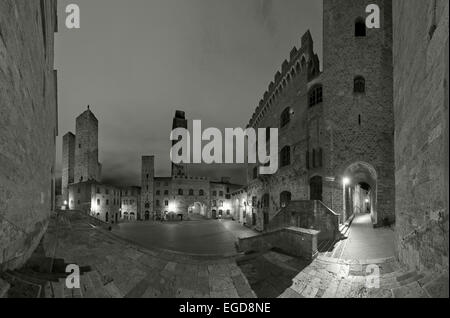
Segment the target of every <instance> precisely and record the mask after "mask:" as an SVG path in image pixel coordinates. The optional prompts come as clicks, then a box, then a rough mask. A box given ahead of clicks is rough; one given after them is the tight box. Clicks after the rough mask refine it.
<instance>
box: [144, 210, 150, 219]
mask: <svg viewBox="0 0 450 318" xmlns="http://www.w3.org/2000/svg"><path fill="white" fill-rule="evenodd" d="M145 220H146V221H150V211H145Z"/></svg>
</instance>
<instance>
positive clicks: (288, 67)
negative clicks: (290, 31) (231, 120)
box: [247, 30, 320, 127]
mask: <svg viewBox="0 0 450 318" xmlns="http://www.w3.org/2000/svg"><path fill="white" fill-rule="evenodd" d="M319 63H320V62H319V57H318V56H317V54H315V53H314V42H313V40H312V36H311V32H310V31H309V30H308V31H307V32H306V33H305V34H304V35H303V36H302V38H301V48H300V49H297V47H295V46H294V47H293V48H292V50H291V52H290V54H289V61H288V60H284V61H283V63H282V64H281V71H280V70H278V71H277V72H276V73H275V76H274V80H273V81H272V82H270V84H269V88H268V90H267V91H266V92H265V93H264V96H263V99H261V100H260V102H259V105H258V107H256V110H255V112H254V113H253V116H252V118H251V119H250V122H249V124H248V126H247V127H253V126H255V124H257V123H258V122H259V121H260V120H261V119H262V117H263V116H264V115H265V114H266V112H267V111H268V110H269V108H270V107H271V106H272V105H273V104H274V103H276V101H277V99H278V97H279V95H281V94H282V92H283V90H284V89H285V88H286V87H287V86H288V85H289V84H290V83H291V81H292V79H293V78H294V77H296V76H298V75H299V74H305V71H306V75H307V76H308V79H309V78H310V77H311V76H313V75H317V74H319V73H320V70H319Z"/></svg>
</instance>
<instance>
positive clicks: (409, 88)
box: [393, 0, 449, 273]
mask: <svg viewBox="0 0 450 318" xmlns="http://www.w3.org/2000/svg"><path fill="white" fill-rule="evenodd" d="M448 10H449V2H448V1H447V0H437V1H434V0H427V1H424V0H397V1H394V6H393V16H394V21H395V22H394V97H395V121H396V127H395V149H396V153H395V163H396V219H397V221H396V247H397V252H398V256H399V258H400V261H401V262H403V263H404V264H406V265H408V266H410V267H412V268H417V269H421V270H422V269H425V270H441V269H446V271H447V273H448V256H449V255H448V248H449V241H448V226H449V223H448V145H449V141H448V68H449V65H448V59H449V56H448V50H449V46H448V30H449V24H448V19H449V12H448Z"/></svg>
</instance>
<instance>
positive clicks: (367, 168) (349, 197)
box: [343, 162, 377, 223]
mask: <svg viewBox="0 0 450 318" xmlns="http://www.w3.org/2000/svg"><path fill="white" fill-rule="evenodd" d="M344 179H345V180H346V181H347V182H344V184H343V196H344V198H343V201H344V202H343V204H344V207H343V210H344V215H343V221H345V220H347V219H349V218H350V217H352V216H354V215H361V214H370V216H371V219H372V222H373V223H376V220H377V172H376V170H375V168H373V166H372V165H370V164H368V163H365V162H356V163H353V164H351V165H350V166H349V167H348V168H347V169H346V170H345V173H344Z"/></svg>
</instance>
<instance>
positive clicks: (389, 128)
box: [246, 0, 395, 231]
mask: <svg viewBox="0 0 450 318" xmlns="http://www.w3.org/2000/svg"><path fill="white" fill-rule="evenodd" d="M374 3H375V4H377V5H378V6H379V7H380V9H381V12H382V17H381V18H382V19H381V20H382V21H381V28H380V29H368V28H366V25H365V22H364V21H365V17H366V13H365V9H366V6H367V5H368V4H374ZM391 6H392V4H391V1H389V0H385V1H384V0H380V1H361V0H352V1H343V0H325V1H324V7H323V10H324V16H323V19H324V20H323V29H324V45H323V47H324V53H323V56H324V66H323V72H321V71H320V63H319V58H318V56H317V54H315V52H314V43H313V40H312V37H311V34H310V33H309V31H308V32H306V33H305V34H304V35H303V36H302V38H301V47H300V49H297V48H296V47H294V48H293V49H292V50H291V52H290V57H289V60H285V61H284V62H283V63H282V66H281V70H280V71H278V72H277V73H276V75H275V78H274V80H273V81H272V82H271V83H270V84H269V88H268V90H267V91H266V93H265V94H264V96H263V99H262V100H261V101H260V103H259V106H258V107H257V109H256V111H255V113H254V114H253V116H252V118H251V120H250V123H249V125H248V126H249V127H253V128H278V129H279V151H280V154H279V164H280V166H279V170H278V172H277V173H276V174H274V175H269V176H268V175H259V174H258V166H257V165H249V166H248V170H247V177H248V206H247V209H248V211H247V213H246V218H247V220H246V223H247V224H249V225H251V226H253V227H255V228H256V229H257V230H260V231H262V230H264V229H265V228H266V227H267V226H268V224H269V222H270V220H271V219H272V218H273V217H274V216H275V215H277V213H279V211H280V210H281V209H282V208H284V207H285V206H286V204H287V203H288V202H290V201H302V200H319V201H322V202H323V203H324V204H325V205H326V206H327V207H329V208H330V209H332V210H333V211H335V212H336V213H339V214H340V215H341V222H344V221H346V220H347V219H348V218H350V217H351V216H352V215H353V214H354V213H355V212H357V211H370V213H371V215H372V221H373V223H374V225H378V226H382V225H386V224H391V223H393V222H394V220H395V214H394V192H395V191H394V155H393V153H394V148H393V147H394V145H393V132H394V120H393V100H392V16H391ZM363 193H365V195H362V194H363ZM367 201H368V202H367Z"/></svg>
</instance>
